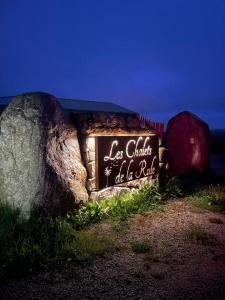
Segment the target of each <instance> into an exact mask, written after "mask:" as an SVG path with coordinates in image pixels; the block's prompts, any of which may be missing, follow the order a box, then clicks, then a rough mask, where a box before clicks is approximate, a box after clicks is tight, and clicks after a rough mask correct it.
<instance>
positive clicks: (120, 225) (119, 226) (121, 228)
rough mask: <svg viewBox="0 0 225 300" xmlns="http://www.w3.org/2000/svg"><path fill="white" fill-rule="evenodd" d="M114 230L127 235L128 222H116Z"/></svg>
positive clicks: (113, 226) (113, 224) (112, 226)
mask: <svg viewBox="0 0 225 300" xmlns="http://www.w3.org/2000/svg"><path fill="white" fill-rule="evenodd" d="M111 228H112V230H114V231H115V232H118V233H125V232H127V230H128V228H129V225H128V223H127V221H116V220H115V221H114V222H113V223H112V225H111Z"/></svg>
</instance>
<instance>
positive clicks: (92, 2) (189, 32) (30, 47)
mask: <svg viewBox="0 0 225 300" xmlns="http://www.w3.org/2000/svg"><path fill="white" fill-rule="evenodd" d="M0 37H1V45H0V96H8V95H16V94H18V93H22V92H27V91H37V90H38V91H46V92H50V93H52V94H54V95H55V96H58V97H65V98H66V97H68V98H77V99H88V100H100V101H104V100H107V101H111V102H115V103H117V104H121V105H123V106H126V107H128V108H130V109H133V110H135V111H138V112H139V113H142V114H144V115H146V116H148V117H150V118H151V119H155V120H158V121H164V122H166V121H167V120H168V118H169V117H171V116H173V115H174V114H175V113H177V112H179V111H182V110H190V111H192V112H194V113H197V114H198V115H199V116H200V117H202V118H204V119H205V120H206V121H207V122H209V125H210V126H211V128H225V0H213V1H212V0H186V1H183V0H157V1H156V0H154V1H152V0H79V1H76V0H61V1H59V0H38V1H35V0H19V1H18V0H10V1H9V0H0Z"/></svg>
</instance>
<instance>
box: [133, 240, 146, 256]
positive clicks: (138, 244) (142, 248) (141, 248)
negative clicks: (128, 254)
mask: <svg viewBox="0 0 225 300" xmlns="http://www.w3.org/2000/svg"><path fill="white" fill-rule="evenodd" d="M131 248H132V250H133V252H134V253H137V254H139V253H146V252H149V250H150V246H149V244H148V243H147V242H146V241H134V242H132V243H131Z"/></svg>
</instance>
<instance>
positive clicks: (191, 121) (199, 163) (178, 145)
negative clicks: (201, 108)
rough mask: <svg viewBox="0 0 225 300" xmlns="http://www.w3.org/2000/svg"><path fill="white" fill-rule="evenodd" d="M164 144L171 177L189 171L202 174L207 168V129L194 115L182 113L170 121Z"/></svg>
mask: <svg viewBox="0 0 225 300" xmlns="http://www.w3.org/2000/svg"><path fill="white" fill-rule="evenodd" d="M166 142H167V147H168V150H169V153H168V159H169V165H170V175H171V176H179V175H182V174H184V173H186V172H187V171H190V170H197V171H199V172H201V173H203V172H205V171H206V170H207V169H208V168H209V159H210V132H209V127H208V125H207V124H206V123H205V122H204V121H202V120H201V119H200V118H198V117H197V116H196V115H194V114H192V113H190V112H188V111H184V112H181V113H179V114H178V115H176V116H174V117H173V118H172V119H170V121H169V123H168V126H167V130H166Z"/></svg>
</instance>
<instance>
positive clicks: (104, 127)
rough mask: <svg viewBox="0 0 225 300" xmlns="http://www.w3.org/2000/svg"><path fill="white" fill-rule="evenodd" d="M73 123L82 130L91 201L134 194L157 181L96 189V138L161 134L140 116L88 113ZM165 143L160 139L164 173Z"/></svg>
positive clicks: (146, 178)
mask: <svg viewBox="0 0 225 300" xmlns="http://www.w3.org/2000/svg"><path fill="white" fill-rule="evenodd" d="M73 120H74V122H75V124H76V127H77V128H78V132H79V140H80V144H81V152H82V153H81V155H82V157H83V161H84V165H85V167H86V169H87V185H86V186H87V190H88V193H89V195H90V198H91V199H93V200H97V199H100V198H107V197H110V196H113V195H120V194H121V193H123V192H125V191H134V190H137V189H138V188H140V187H141V186H143V185H144V184H146V183H153V182H154V181H155V179H151V178H150V177H145V178H141V179H137V180H133V181H130V182H126V183H123V184H120V185H117V186H113V187H108V188H105V189H102V190H97V189H96V174H95V170H96V166H95V161H96V156H95V155H96V154H95V137H96V136H106V135H107V136H108V135H112V136H118V135H124V136H129V135H130V136H134V135H145V136H146V135H148V134H156V135H157V132H156V131H155V130H154V129H153V128H152V127H150V126H149V125H148V124H147V123H146V122H145V121H143V120H139V118H138V116H137V115H135V114H134V115H123V114H109V113H88V114H76V115H74V116H73ZM161 143H162V141H161V139H160V138H159V166H160V170H161V171H164V170H165V169H166V149H165V148H164V147H162V146H160V145H161Z"/></svg>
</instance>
